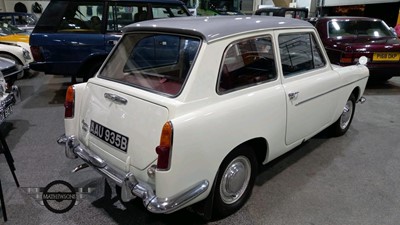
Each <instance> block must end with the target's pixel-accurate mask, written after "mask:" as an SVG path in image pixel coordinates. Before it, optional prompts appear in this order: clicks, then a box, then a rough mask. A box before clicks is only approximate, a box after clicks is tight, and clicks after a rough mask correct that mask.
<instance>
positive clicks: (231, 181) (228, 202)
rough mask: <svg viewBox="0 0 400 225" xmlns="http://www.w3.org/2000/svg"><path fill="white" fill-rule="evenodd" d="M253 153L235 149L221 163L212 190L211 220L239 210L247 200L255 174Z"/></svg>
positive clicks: (243, 149)
mask: <svg viewBox="0 0 400 225" xmlns="http://www.w3.org/2000/svg"><path fill="white" fill-rule="evenodd" d="M257 167H258V165H257V160H256V156H255V154H254V151H253V150H252V149H251V148H250V147H248V146H245V145H242V146H239V147H237V148H236V149H235V150H233V151H232V152H231V153H230V154H229V155H228V156H227V157H226V158H225V159H224V161H223V162H222V164H221V166H220V168H219V172H218V176H217V180H216V185H215V187H214V188H215V190H214V193H215V194H214V205H213V218H217V219H218V218H224V217H226V216H229V215H231V214H233V213H234V212H236V211H237V210H239V209H240V208H241V207H242V206H243V205H244V204H245V203H246V201H247V200H248V199H249V197H250V195H251V192H252V189H253V186H254V181H255V177H256V174H257Z"/></svg>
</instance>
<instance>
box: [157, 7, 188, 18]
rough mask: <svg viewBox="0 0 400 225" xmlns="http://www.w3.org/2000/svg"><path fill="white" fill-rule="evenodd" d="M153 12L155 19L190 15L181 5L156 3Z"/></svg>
mask: <svg viewBox="0 0 400 225" xmlns="http://www.w3.org/2000/svg"><path fill="white" fill-rule="evenodd" d="M152 13H153V18H154V19H159V18H168V17H180V16H188V15H187V14H186V12H185V11H184V9H183V8H182V6H181V5H166V4H162V5H158V4H154V5H153V6H152Z"/></svg>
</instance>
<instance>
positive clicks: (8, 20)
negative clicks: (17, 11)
mask: <svg viewBox="0 0 400 225" xmlns="http://www.w3.org/2000/svg"><path fill="white" fill-rule="evenodd" d="M0 20H1V21H3V22H5V23H8V24H13V18H12V16H0Z"/></svg>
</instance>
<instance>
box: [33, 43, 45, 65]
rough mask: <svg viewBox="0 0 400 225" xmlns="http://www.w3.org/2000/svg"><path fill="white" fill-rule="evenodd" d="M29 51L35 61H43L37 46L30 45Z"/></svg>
mask: <svg viewBox="0 0 400 225" xmlns="http://www.w3.org/2000/svg"><path fill="white" fill-rule="evenodd" d="M31 53H32V57H33V59H34V60H35V61H36V62H44V57H43V54H42V51H41V50H40V47H39V46H31Z"/></svg>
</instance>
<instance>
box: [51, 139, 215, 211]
mask: <svg viewBox="0 0 400 225" xmlns="http://www.w3.org/2000/svg"><path fill="white" fill-rule="evenodd" d="M57 143H58V144H60V145H64V146H65V155H66V156H67V157H68V158H70V159H76V158H78V157H79V158H81V159H82V160H83V161H85V162H86V163H87V164H89V165H90V166H92V167H93V168H94V169H95V170H97V171H98V172H100V174H102V175H103V176H105V177H107V178H109V179H112V180H113V181H114V182H116V183H117V185H119V186H121V198H122V200H123V201H129V200H131V199H133V198H135V197H136V196H137V197H140V198H142V200H143V204H144V206H145V207H146V208H147V210H149V211H150V212H153V213H172V212H175V211H177V210H179V209H181V208H182V207H184V206H185V204H186V203H187V202H189V201H191V200H192V199H194V198H196V197H197V196H199V195H200V194H202V193H204V192H205V191H206V190H207V188H208V186H209V182H208V181H207V180H203V181H200V182H198V183H197V184H195V185H193V186H192V187H190V188H188V189H187V190H185V191H183V192H181V193H178V194H176V195H174V196H172V197H168V198H159V197H157V196H156V195H155V194H154V190H153V189H152V187H151V186H150V185H148V184H147V183H144V182H140V181H138V180H137V179H136V178H135V176H134V175H133V174H132V173H126V172H123V171H121V170H119V169H116V168H113V167H111V166H110V165H108V164H107V163H106V162H105V161H104V160H103V159H102V158H100V157H99V156H97V155H95V154H93V153H90V152H89V151H88V150H87V149H85V147H83V146H81V145H80V143H79V141H78V140H77V139H76V138H75V137H74V136H69V137H67V136H65V135H62V136H61V137H60V138H59V139H58V140H57Z"/></svg>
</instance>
